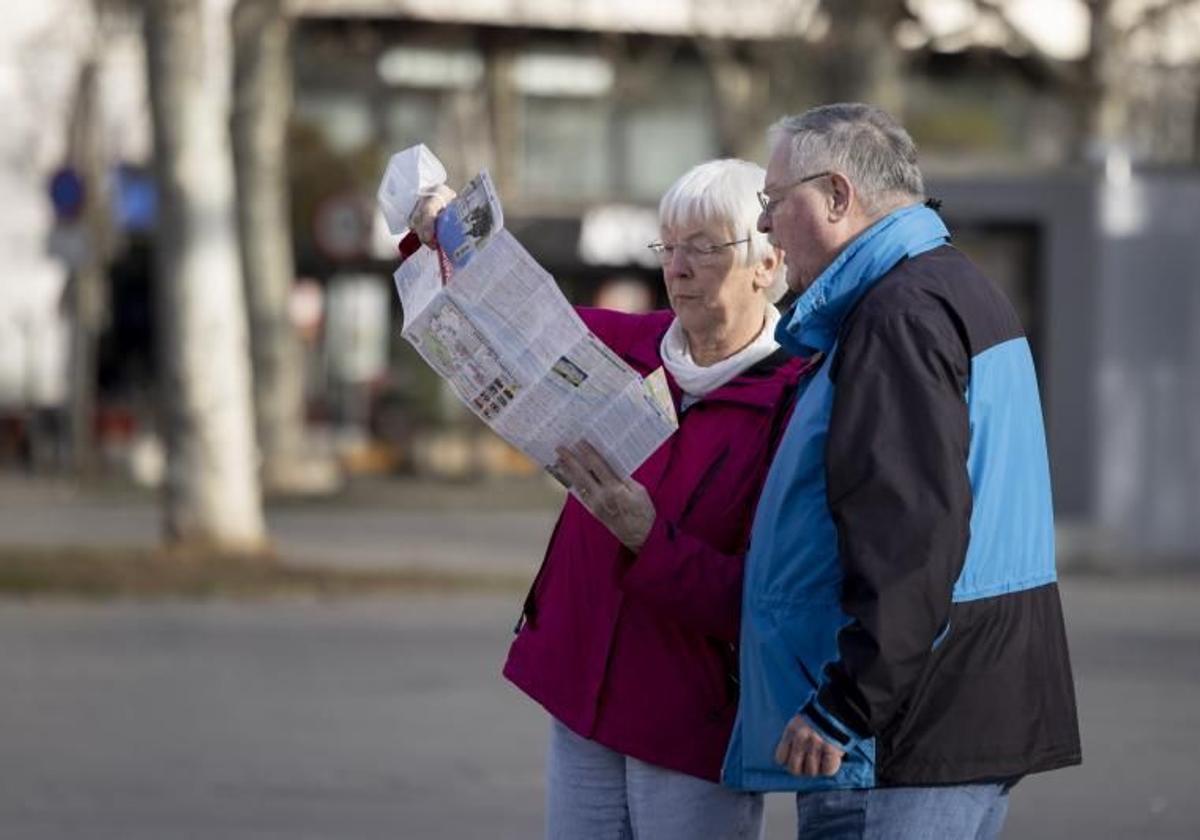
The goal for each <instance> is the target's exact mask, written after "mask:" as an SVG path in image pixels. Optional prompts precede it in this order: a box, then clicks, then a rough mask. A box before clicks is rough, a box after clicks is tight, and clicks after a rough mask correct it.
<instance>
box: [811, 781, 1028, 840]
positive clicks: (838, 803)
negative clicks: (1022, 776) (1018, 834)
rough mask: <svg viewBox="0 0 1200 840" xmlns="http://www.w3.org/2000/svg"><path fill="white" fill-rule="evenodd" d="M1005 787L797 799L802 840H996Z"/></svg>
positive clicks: (892, 790) (821, 793)
mask: <svg viewBox="0 0 1200 840" xmlns="http://www.w3.org/2000/svg"><path fill="white" fill-rule="evenodd" d="M1008 789H1009V785H1003V784H985V785H957V786H950V787H899V788H876V789H874V790H830V791H817V792H815V793H798V794H796V821H797V831H798V834H797V836H798V837H799V838H800V840H996V838H998V837H999V836H1000V829H1001V828H1003V827H1004V817H1005V815H1006V814H1007V813H1008Z"/></svg>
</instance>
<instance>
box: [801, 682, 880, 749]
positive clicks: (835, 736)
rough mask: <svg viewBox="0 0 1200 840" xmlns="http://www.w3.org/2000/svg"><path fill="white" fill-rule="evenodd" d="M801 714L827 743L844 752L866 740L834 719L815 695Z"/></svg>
mask: <svg viewBox="0 0 1200 840" xmlns="http://www.w3.org/2000/svg"><path fill="white" fill-rule="evenodd" d="M799 714H800V716H801V717H803V718H804V720H805V721H806V722H807V723H808V725H809V726H811V727H812V728H813V729H814V730H816V732H817V734H818V735H820V736H821V737H822V738H823V739H824V740H825V741H826V742H827V743H829V744H832V745H833V746H835V747H837V748H838V749H839V750H841V751H842V752H850V751H851V750H853V749H855V748H856V747H857V746H858V745H859V744H860V743H861V742H862V741H864V740H866V739H864V738H862V737H860V736H859V735H857V734H856V733H855V732H854V731H853V730H852V729H850V727H848V726H846V724H844V723H842V722H841V721H840V720H838V719H837V718H836V717H834V715H832V714H831V713H830V712H829V710H828V709H826V708H825V707H824V706H822V705H821V701H820V700H819V699H818V698H817V696H816V695H813V698H812V699H811V700H809V701H808V703H807V704H805V706H804V708H802V709H801V710H800V712H799Z"/></svg>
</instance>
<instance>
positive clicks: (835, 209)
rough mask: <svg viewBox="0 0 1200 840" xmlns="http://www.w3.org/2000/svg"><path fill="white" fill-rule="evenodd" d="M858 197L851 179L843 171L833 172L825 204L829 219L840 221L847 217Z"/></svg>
mask: <svg viewBox="0 0 1200 840" xmlns="http://www.w3.org/2000/svg"><path fill="white" fill-rule="evenodd" d="M856 198H857V195H856V193H855V190H854V185H853V184H852V183H850V179H849V178H847V177H846V176H845V175H843V174H842V173H841V172H834V173H831V174H830V176H829V192H828V193H827V198H826V204H825V206H826V207H827V208H828V215H829V221H830V222H840V221H842V220H843V219H844V218H846V216H847V215H849V213H850V208H851V207H852V206H853V204H854V201H855V199H856Z"/></svg>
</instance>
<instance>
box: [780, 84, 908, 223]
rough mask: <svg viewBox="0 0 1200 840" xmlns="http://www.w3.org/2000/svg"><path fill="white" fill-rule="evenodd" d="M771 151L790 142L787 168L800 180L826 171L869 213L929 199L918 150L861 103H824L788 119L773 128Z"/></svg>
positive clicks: (892, 123)
mask: <svg viewBox="0 0 1200 840" xmlns="http://www.w3.org/2000/svg"><path fill="white" fill-rule="evenodd" d="M767 140H768V144H769V145H770V148H771V152H772V153H774V151H775V149H776V148H778V147H779V145H780V144H781V143H788V144H789V158H788V169H789V170H790V174H791V175H792V176H793V177H796V178H804V177H807V176H809V175H813V174H815V173H817V172H822V171H825V170H829V171H836V172H841V173H842V174H843V175H845V176H846V177H847V178H849V179H850V181H851V182H852V183H853V184H854V186H855V188H856V189H857V190H858V193H859V196H860V197H861V200H862V202H863V206H864V209H865V210H866V211H867V212H868V213H871V214H877V213H882V212H884V211H886V210H891V209H894V208H895V207H896V206H897V205H900V204H906V203H910V202H912V201H921V200H924V198H925V184H924V181H923V179H922V178H921V170H920V168H919V167H918V166H917V146H916V144H915V143H914V142H913V139H912V137H910V136H909V134H908V132H907V131H905V130H904V128H903V126H901V125H900V123H898V122H896V120H895V119H894V118H893V117H892V116H891V114H889V113H888V112H887V111H884V110H883V109H882V108H877V107H875V106H874V105H864V104H862V103H859V102H844V103H839V104H836V105H821V106H819V107H817V108H811V109H809V110H808V111H805V112H804V113H803V114H799V115H797V116H792V117H784V118H783V119H781V120H779V121H778V122H777V123H775V124H774V125H773V126H771V127H770V128H769V129H767Z"/></svg>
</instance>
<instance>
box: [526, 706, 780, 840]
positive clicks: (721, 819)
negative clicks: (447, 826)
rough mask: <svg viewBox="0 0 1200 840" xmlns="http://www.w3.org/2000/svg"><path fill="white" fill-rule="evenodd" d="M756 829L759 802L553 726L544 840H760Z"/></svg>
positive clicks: (751, 795) (760, 816) (759, 818)
mask: <svg viewBox="0 0 1200 840" xmlns="http://www.w3.org/2000/svg"><path fill="white" fill-rule="evenodd" d="M762 826H763V798H762V795H761V794H756V793H741V792H739V791H735V790H730V789H729V788H724V787H721V786H720V785H718V784H716V783H714V782H710V781H707V780H705V779H698V778H696V777H695V776H689V775H687V774H686V773H677V772H675V771H674V770H666V769H664V768H662V767H656V766H654V765H653V764H647V763H646V762H644V761H638V760H637V759H636V758H630V757H629V756H626V755H622V754H621V753H619V752H616V751H614V750H610V749H608V748H607V747H604V746H601V745H600V744H597V743H596V742H595V741H589V740H588V739H586V738H581V737H580V736H578V735H576V734H575V733H574V732H572V731H571V730H570V729H568V728H567V727H565V726H563V725H562V724H561V723H559V722H558V721H557V720H554V721H553V723H552V724H551V727H550V748H549V751H548V753H547V756H546V837H547V840H639V839H640V840H695V839H696V838H698V837H703V838H706V840H758V838H759V837H761V836H762Z"/></svg>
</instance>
